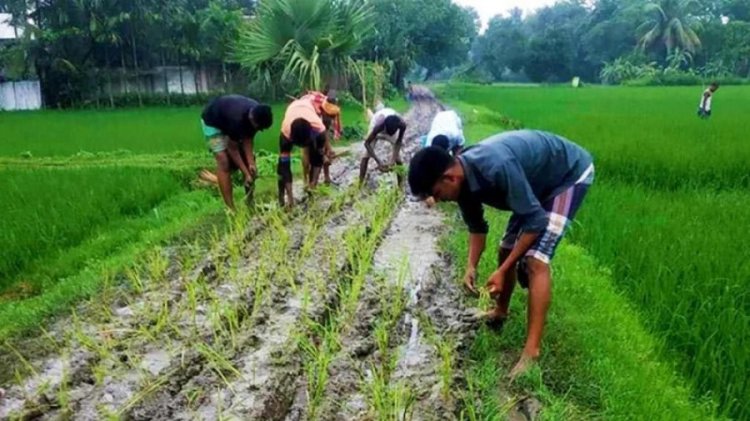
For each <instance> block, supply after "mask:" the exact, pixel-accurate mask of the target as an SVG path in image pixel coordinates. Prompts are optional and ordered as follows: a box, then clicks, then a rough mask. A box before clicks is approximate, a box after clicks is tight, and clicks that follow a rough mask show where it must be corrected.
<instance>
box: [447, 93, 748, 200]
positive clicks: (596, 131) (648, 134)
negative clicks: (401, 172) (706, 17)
mask: <svg viewBox="0 0 750 421" xmlns="http://www.w3.org/2000/svg"><path fill="white" fill-rule="evenodd" d="M439 90H440V91H441V93H442V94H443V97H444V99H445V100H447V101H448V102H449V103H452V102H453V101H460V102H464V103H466V104H468V105H469V106H478V107H479V109H480V110H481V109H482V108H485V109H489V110H490V111H491V112H493V113H498V114H501V115H505V116H508V117H511V118H513V119H518V120H520V121H521V122H523V124H524V126H525V127H527V128H532V129H542V130H550V131H553V132H555V133H558V134H561V135H563V136H565V137H567V138H569V139H571V140H573V141H574V142H576V143H579V144H581V145H582V146H584V147H586V148H587V149H589V150H590V151H591V152H592V153H593V155H594V157H595V159H596V163H597V166H598V174H599V175H600V176H602V177H605V178H606V179H608V180H619V181H623V182H634V183H638V184H641V185H644V186H646V187H649V188H658V189H676V188H684V187H686V186H694V187H709V188H717V189H726V188H748V187H750V172H748V171H747V162H748V161H750V148H748V147H747V142H746V140H745V137H746V136H745V131H744V125H743V124H741V123H740V122H741V121H744V118H745V117H744V105H743V104H745V103H746V101H747V98H748V97H750V87H746V86H728V87H722V88H721V90H719V91H718V93H717V94H716V99H715V101H714V103H715V106H716V107H715V111H714V115H713V116H712V117H711V119H710V120H708V121H704V120H701V119H699V118H698V117H697V116H696V115H695V111H696V109H697V104H698V100H699V97H700V94H701V90H700V88H698V89H696V88H695V87H690V88H686V87H678V88H619V87H617V88H612V87H592V88H584V89H578V90H574V89H572V88H566V87H549V88H543V89H529V88H503V87H486V86H479V85H465V84H456V85H447V86H444V87H442V88H441V89H439ZM464 114H466V113H464ZM498 118H499V117H498ZM466 126H468V124H466ZM495 126H496V127H497V126H498V124H497V123H496V124H495ZM492 134H494V133H492V132H490V133H484V134H482V135H479V136H476V135H475V136H469V139H470V140H471V141H478V140H481V139H483V138H484V137H486V136H489V135H492Z"/></svg>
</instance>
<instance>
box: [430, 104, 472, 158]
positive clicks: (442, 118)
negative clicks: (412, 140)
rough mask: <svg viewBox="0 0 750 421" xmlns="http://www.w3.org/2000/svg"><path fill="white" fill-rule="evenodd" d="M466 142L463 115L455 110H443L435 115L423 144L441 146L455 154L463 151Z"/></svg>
mask: <svg viewBox="0 0 750 421" xmlns="http://www.w3.org/2000/svg"><path fill="white" fill-rule="evenodd" d="M465 144H466V139H465V138H464V130H463V123H462V122H461V117H459V116H458V114H457V113H456V112H455V111H452V110H450V111H441V112H439V113H437V114H436V115H435V118H434V119H433V120H432V127H431V128H430V132H429V133H428V134H427V137H426V138H425V143H424V144H423V145H422V146H424V147H428V146H439V147H442V148H443V149H446V150H447V151H448V152H450V153H452V154H453V155H454V156H455V155H457V154H458V153H460V152H461V149H463V147H464V145H465Z"/></svg>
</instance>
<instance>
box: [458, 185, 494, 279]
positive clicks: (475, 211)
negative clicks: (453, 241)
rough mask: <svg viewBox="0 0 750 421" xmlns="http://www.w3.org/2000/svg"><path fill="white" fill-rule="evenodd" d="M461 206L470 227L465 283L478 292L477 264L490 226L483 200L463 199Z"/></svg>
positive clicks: (465, 220) (462, 213) (463, 215)
mask: <svg viewBox="0 0 750 421" xmlns="http://www.w3.org/2000/svg"><path fill="white" fill-rule="evenodd" d="M459 208H460V209H461V216H462V217H463V219H464V222H465V223H466V225H467V226H468V227H469V253H468V260H467V262H466V273H465V274H464V285H466V288H468V289H469V290H470V291H471V292H474V293H476V292H477V291H476V288H475V287H474V284H475V281H476V276H477V266H478V265H479V261H480V260H481V258H482V253H483V252H484V248H485V244H486V242H487V232H488V231H489V226H488V225H487V221H486V220H485V219H484V209H483V208H482V203H481V202H479V201H477V200H473V199H466V200H461V201H459Z"/></svg>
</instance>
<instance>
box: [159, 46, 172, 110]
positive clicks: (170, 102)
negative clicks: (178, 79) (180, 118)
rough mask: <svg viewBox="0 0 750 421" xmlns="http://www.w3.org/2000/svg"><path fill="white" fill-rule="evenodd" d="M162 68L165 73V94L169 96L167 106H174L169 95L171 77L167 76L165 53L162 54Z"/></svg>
mask: <svg viewBox="0 0 750 421" xmlns="http://www.w3.org/2000/svg"><path fill="white" fill-rule="evenodd" d="M161 67H162V72H163V73H164V93H166V94H167V105H172V98H171V97H170V95H169V77H168V76H167V58H166V55H165V54H164V52H163V51H162V53H161Z"/></svg>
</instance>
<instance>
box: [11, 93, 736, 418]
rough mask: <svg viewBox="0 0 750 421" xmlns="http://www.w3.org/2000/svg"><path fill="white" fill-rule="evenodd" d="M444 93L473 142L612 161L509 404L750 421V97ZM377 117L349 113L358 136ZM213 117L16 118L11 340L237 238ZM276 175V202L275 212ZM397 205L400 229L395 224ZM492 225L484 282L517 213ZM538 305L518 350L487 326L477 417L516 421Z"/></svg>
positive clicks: (599, 414)
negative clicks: (496, 138) (177, 251)
mask: <svg viewBox="0 0 750 421" xmlns="http://www.w3.org/2000/svg"><path fill="white" fill-rule="evenodd" d="M436 92H437V93H438V96H439V98H440V99H441V100H442V101H443V102H445V103H446V104H448V105H450V106H452V107H455V108H456V109H458V111H459V112H460V113H461V114H462V116H463V119H464V129H465V132H466V137H467V139H468V140H469V141H470V142H471V143H474V142H477V141H480V140H482V139H484V138H486V137H488V136H491V135H493V134H495V133H498V132H500V131H502V130H503V129H502V127H508V126H513V125H518V126H522V127H525V128H533V129H543V130H549V131H552V132H555V133H557V134H560V135H563V136H565V137H567V138H569V139H571V140H573V141H575V142H577V143H579V144H581V145H582V146H584V147H586V148H587V149H588V150H590V151H591V152H592V154H593V155H594V159H595V164H596V181H595V184H594V187H593V188H592V189H591V191H590V193H589V195H588V196H587V198H586V201H585V203H584V205H583V207H582V209H581V211H580V212H579V214H578V216H577V218H576V222H575V223H574V225H573V229H572V230H571V233H570V235H569V236H567V237H566V241H564V243H563V245H562V246H561V248H560V250H559V253H558V256H557V257H556V258H555V261H554V264H553V270H554V275H553V279H554V281H553V283H554V298H553V304H552V308H551V310H550V315H549V320H548V324H547V329H546V336H545V344H544V352H543V355H542V359H541V364H540V366H539V367H540V368H536V369H534V370H533V371H532V372H531V373H530V374H529V375H527V376H525V377H524V378H523V379H522V381H521V383H520V384H516V385H513V386H511V388H514V389H513V390H512V391H511V392H512V393H511V394H515V395H516V396H520V395H524V396H525V395H528V394H533V395H534V396H536V397H537V398H538V399H540V400H541V401H542V404H543V407H544V411H543V412H542V416H543V419H556V420H579V419H607V420H609V419H613V420H620V419H623V420H624V419H628V420H629V419H670V420H671V419H674V420H686V419H690V420H706V419H748V418H750V384H749V383H748V380H747V373H748V372H750V353H748V351H747V350H748V349H750V293H749V292H748V290H749V289H748V287H749V286H750V262H748V259H747V256H748V251H747V250H750V211H749V210H748V209H750V192H749V191H750V190H749V189H750V171H749V170H748V168H750V166H748V162H750V146H748V142H747V139H746V137H747V136H746V135H745V129H744V121H745V118H746V117H745V114H746V109H747V107H746V106H745V104H746V103H747V102H748V101H750V88H749V87H732V86H728V87H722V88H721V90H720V91H719V92H718V93H717V96H716V98H715V100H714V115H713V116H712V117H711V119H710V120H708V121H704V120H700V119H699V118H698V117H697V116H696V115H695V111H696V106H697V103H698V99H699V96H700V93H701V89H700V88H699V87H693V88H683V87H679V88H608V87H597V86H587V87H585V88H581V89H572V88H569V87H565V86H546V87H545V86H540V87H513V86H511V87H508V86H480V85H471V84H458V83H456V84H445V85H440V86H436ZM398 105H399V106H400V105H402V104H401V103H400V102H399V103H398ZM361 115H362V111H361V110H360V109H358V108H356V107H349V106H347V107H345V108H344V123H345V125H346V123H350V122H360V121H361ZM199 116H200V108H173V109H169V108H147V109H126V110H114V111H94V110H86V111H40V112H18V113H0V127H2V130H3V136H2V139H0V197H2V198H3V200H2V201H0V247H2V249H3V253H2V256H0V343H3V342H4V341H5V340H11V339H16V338H17V337H19V336H22V335H23V334H24V333H29V332H33V331H35V329H38V328H39V327H40V326H43V325H44V323H43V322H44V321H45V320H47V319H49V318H51V317H52V316H55V315H58V314H61V313H66V312H69V311H70V309H71V307H72V306H73V305H74V304H76V303H78V302H79V301H80V300H82V299H85V298H87V297H92V296H94V297H95V296H96V294H98V293H100V291H101V288H102V283H104V282H105V281H108V280H110V278H111V277H112V276H114V274H121V273H122V272H123V270H124V269H126V268H129V267H132V266H133V264H134V263H133V262H143V261H144V260H143V259H144V258H146V257H147V256H153V255H154V254H153V251H154V250H162V248H163V247H165V246H174V245H181V246H184V245H185V244H188V243H192V242H194V241H201V240H202V239H205V238H206V237H211V241H209V242H213V243H217V242H218V241H219V239H220V238H221V235H222V234H221V232H222V231H221V230H226V229H229V228H228V227H227V225H231V224H227V218H226V217H225V215H224V213H223V205H222V203H221V199H220V198H219V196H218V193H217V192H216V191H215V189H212V188H202V187H200V186H198V185H197V184H196V182H195V178H196V177H195V176H196V173H197V171H198V170H199V169H201V168H210V167H211V165H212V159H211V156H210V155H209V154H208V153H207V152H206V149H205V144H204V143H203V139H202V137H201V133H200V130H199V120H198V119H199ZM282 116H283V105H282V104H278V105H275V106H274V126H273V127H272V128H271V129H269V130H268V131H265V132H263V133H261V134H260V135H259V137H258V139H257V145H258V146H257V147H256V149H258V150H266V151H271V152H275V151H276V148H277V142H278V131H279V125H280V123H281V118H282ZM359 125H363V124H362V123H359ZM349 140H356V139H349ZM271 171H272V169H271V167H269V169H267V170H266V173H265V174H263V173H262V174H261V179H260V186H259V194H260V195H261V197H262V198H263V199H262V200H263V201H268V202H271V201H273V200H274V199H273V198H272V197H273V193H274V190H275V188H276V183H275V175H274V174H273V173H271ZM236 190H237V189H236ZM238 194H239V193H238ZM349 197H350V196H349V193H346V194H343V193H342V194H341V199H340V200H342V201H346V200H349ZM352 197H353V196H352ZM375 198H376V199H377V200H382V201H384V202H383V203H386V202H387V203H386V204H389V206H390V205H392V204H391V203H390V201H389V200H391V199H393V200H396V199H394V198H395V196H394V198H390V196H388V195H384V196H382V197H378V196H377V195H375ZM389 198H390V199H389ZM238 200H239V199H238ZM378 203H379V202H378ZM394 203H395V202H394ZM383 206H384V207H383V209H385V210H383V212H384V213H383V215H381V216H382V218H381V219H382V220H380V223H382V224H384V225H382V226H379V228H378V229H379V230H381V231H383V232H385V230H386V225H387V223H386V222H385V221H387V220H388V218H390V217H392V215H386V213H387V212H386V211H388V212H390V211H393V209H395V207H394V208H393V209H391V208H390V207H388V209H386V207H385V205H383ZM394 206H395V205H394ZM443 209H444V210H445V212H446V214H447V215H448V216H449V217H451V219H450V220H451V221H452V226H453V228H454V230H453V231H452V232H451V234H452V235H449V236H447V238H445V239H444V242H443V246H444V248H445V249H446V251H447V252H449V254H451V255H452V256H453V261H454V262H455V263H456V266H457V267H456V271H455V272H456V273H457V274H462V273H463V271H462V269H463V268H462V266H463V264H464V262H465V260H466V239H467V235H466V233H465V228H464V227H463V225H462V222H461V221H460V218H459V217H458V216H457V214H456V212H455V208H454V207H451V206H445V207H444V208H443ZM269 215H270V216H268V215H267V216H266V217H267V218H270V219H269V220H270V221H271V222H272V224H271V225H272V227H275V228H274V229H280V231H279V232H280V233H281V232H285V231H284V230H283V229H282V228H284V227H283V226H282V225H273V224H276V223H278V222H279V221H280V219H279V220H278V221H277V220H276V219H274V218H275V217H273V214H269ZM487 216H488V220H489V222H490V225H491V229H492V231H491V235H490V237H489V238H490V240H489V242H488V250H487V252H485V256H484V258H483V260H482V263H481V267H480V278H482V279H483V278H486V276H488V275H489V274H490V273H491V272H492V270H493V268H494V266H495V253H494V250H493V249H494V247H495V246H494V245H495V244H496V243H497V241H498V238H499V236H500V235H501V234H502V232H503V229H504V224H505V221H506V219H507V216H508V215H507V214H504V213H500V212H494V211H488V212H487ZM317 217H320V218H323V216H322V215H317ZM310 218H312V216H311V217H310ZM325 223H327V221H323V220H321V221H316V222H315V223H314V224H313V223H312V222H310V224H311V226H312V227H317V228H320V227H322V226H323V224H325ZM317 228H316V229H317ZM310 229H311V230H312V228H310ZM367 229H368V230H369V227H367ZM315 232H317V231H315ZM347 232H348V231H347ZM353 232H359V231H353ZM362 232H363V233H365V234H367V235H369V231H366V230H365V229H364V228H363V229H362ZM365 234H363V235H365ZM279 235H281V234H279ZM282 237H283V236H282ZM261 238H262V237H261ZM310 238H313V239H314V238H315V237H314V236H313V237H310ZM352 238H354V237H352ZM357 238H358V237H357ZM368 238H369V237H368ZM264 241H266V240H264ZM311 241H312V240H311ZM351 241H353V240H351ZM372 241H373V243H372V244H371V245H370V246H371V248H372V250H370V251H371V252H374V250H375V248H376V244H377V240H376V239H373V240H372ZM281 243H283V241H279V244H281ZM274 244H275V242H274V241H271V240H268V242H267V243H263V245H264V246H265V247H271V246H272V245H274ZM305 244H306V243H305ZM368 244H369V243H368ZM308 246H309V247H313V246H312V243H311V244H310V245H308ZM308 246H305V247H308ZM305 247H302V248H301V250H302V251H305V250H307V249H306V248H305ZM368 247H369V246H368ZM334 248H335V247H334ZM310 250H312V248H310ZM368 250H369V249H368ZM235 252H238V251H237V250H235ZM279 253H280V252H279ZM352 255H358V254H357V253H352ZM368 256H369V254H368ZM274 259H275V260H274ZM271 260H272V261H273V262H282V261H284V259H281V256H275V255H274V257H273V259H271ZM368 264H369V262H368ZM362 265H363V266H362V267H363V268H367V267H369V266H368V265H365V263H364V262H363V263H362ZM144 266H147V264H144ZM295 270H296V269H295ZM367 270H369V269H362V271H363V272H362V274H361V276H362V279H364V276H365V274H366V273H367ZM287 275H289V276H291V275H293V273H292V272H290V273H289V274H287ZM269 276H271V275H269ZM358 276H359V275H358ZM269 279H270V278H269ZM321 279H322V278H321ZM459 279H460V277H459ZM478 282H479V280H478ZM324 289H325V288H322V289H321V290H324ZM524 301H525V295H524V293H522V292H520V291H519V292H518V293H517V294H516V296H515V297H514V302H513V304H512V311H513V315H512V318H511V320H510V323H509V324H508V326H506V327H504V328H503V330H502V334H498V333H497V332H496V331H493V330H490V329H489V328H487V327H481V328H480V329H479V332H478V334H477V336H476V339H475V340H474V341H473V342H472V343H471V344H468V345H469V346H468V348H467V349H465V350H463V349H461V350H459V351H461V352H464V351H465V352H466V355H465V357H466V358H463V359H462V363H463V364H464V365H463V366H462V369H463V370H464V372H463V373H462V375H463V377H464V378H465V384H464V383H461V384H460V388H461V389H462V396H461V402H460V405H459V407H460V408H461V409H460V414H461V419H466V420H499V419H505V418H504V417H505V414H506V412H507V409H508V408H507V402H505V401H502V400H501V399H500V396H503V395H505V394H507V393H506V392H508V390H506V388H507V387H509V386H507V384H506V383H505V382H504V380H503V379H504V375H505V374H506V373H507V371H508V370H509V368H510V365H511V364H512V363H513V362H514V359H515V358H517V352H518V350H519V347H520V344H521V343H522V342H523V338H524V335H525V312H526V305H525V303H524ZM353 302H354V303H355V304H356V302H357V301H356V300H354V301H353ZM472 304H476V303H474V302H473V301H472ZM352 305H353V304H352ZM352 308H353V309H354V308H356V306H354V307H352ZM272 314H275V313H272ZM352 314H353V313H352ZM342 320H344V319H342ZM347 323H349V322H347ZM332 326H333V325H332ZM394 326H395V325H394ZM320 328H322V327H320ZM331 329H332V330H336V329H333V328H331ZM332 343H333V342H332ZM384 343H385V344H386V345H387V340H386V341H385V342H384ZM334 348H335V347H334ZM385 348H387V346H386V347H385ZM446 349H447V348H446ZM446 354H450V352H446ZM448 357H449V358H447V360H450V355H449V356H448ZM306 358H307V357H306ZM1 361H4V360H2V359H0V362H1ZM315 361H316V363H317V360H315ZM329 362H330V361H329ZM321 364H322V363H321ZM326 364H327V363H326ZM306 367H307V366H306ZM447 367H448V368H447V369H445V370H446V372H450V370H451V366H450V364H447ZM311 370H312V369H311ZM224 372H227V373H229V372H231V370H229V369H227V370H225V371H224ZM312 372H315V373H318V374H320V373H319V372H318V371H315V370H312V371H311V373H312ZM323 374H326V375H327V372H325V370H323ZM446 377H448V378H450V375H446ZM323 384H324V383H323ZM397 395H398V394H396V395H394V396H395V397H393V398H394V399H396V398H399V396H397Z"/></svg>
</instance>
